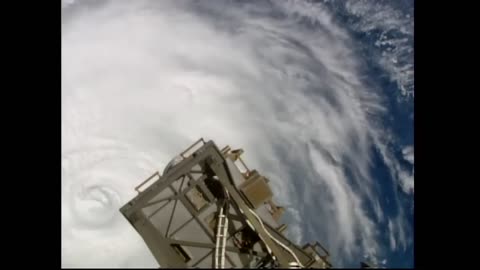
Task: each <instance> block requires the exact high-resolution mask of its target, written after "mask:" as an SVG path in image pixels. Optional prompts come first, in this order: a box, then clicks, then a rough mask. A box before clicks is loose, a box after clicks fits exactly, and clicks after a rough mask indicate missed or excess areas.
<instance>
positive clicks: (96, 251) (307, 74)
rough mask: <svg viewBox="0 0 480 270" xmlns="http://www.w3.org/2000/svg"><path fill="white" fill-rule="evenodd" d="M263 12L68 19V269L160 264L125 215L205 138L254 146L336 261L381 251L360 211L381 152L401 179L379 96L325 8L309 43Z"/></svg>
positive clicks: (302, 234)
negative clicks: (374, 151) (123, 209)
mask: <svg viewBox="0 0 480 270" xmlns="http://www.w3.org/2000/svg"><path fill="white" fill-rule="evenodd" d="M275 3H276V5H283V4H281V3H280V4H278V2H275ZM293 3H295V4H293ZM147 5H148V8H146V6H147ZM285 7H287V9H288V8H289V7H292V8H297V9H295V12H297V13H298V14H300V16H304V15H303V14H304V12H306V10H307V9H306V8H304V7H302V6H301V4H299V5H296V2H289V3H286V6H285ZM315 8H317V6H315ZM255 12H261V8H257V7H256V6H249V7H242V8H227V9H224V8H222V7H221V6H220V7H216V5H210V4H208V3H207V2H189V1H178V2H177V1H175V2H166V1H157V2H149V1H135V2H132V1H113V2H111V3H110V4H107V5H103V6H101V7H96V8H95V9H91V10H88V13H87V12H82V13H79V14H76V16H75V18H74V19H72V20H69V21H68V22H66V21H65V22H64V23H63V25H62V265H63V266H65V267H66V266H80V267H81V266H83V267H88V266H99V267H102V266H110V267H122V266H129V267H134V266H138V267H154V266H156V263H155V262H154V260H153V259H152V257H151V255H150V253H149V252H148V251H147V249H146V248H145V246H144V245H142V242H141V240H140V238H139V236H138V235H137V234H136V233H135V232H134V230H133V229H132V228H131V227H130V225H129V224H128V223H127V222H126V221H125V220H124V219H123V217H121V216H120V214H119V212H118V208H119V207H120V206H121V205H122V204H123V203H125V202H126V201H128V200H129V199H130V198H132V197H133V196H134V192H133V188H134V187H135V186H136V185H137V184H138V183H139V182H141V181H142V180H143V179H144V178H146V177H147V176H148V175H149V174H151V173H152V172H154V171H155V170H160V171H162V169H163V166H164V165H165V164H167V163H168V161H169V160H170V158H172V157H174V156H175V155H176V154H178V153H179V152H180V151H181V150H183V148H184V147H186V146H188V145H189V144H190V143H192V142H193V141H195V140H197V139H198V138H199V137H204V138H207V139H213V140H215V141H216V143H217V144H218V145H219V146H220V147H221V146H223V145H225V144H229V145H231V146H234V147H242V148H244V149H245V150H246V158H245V159H246V160H247V161H248V164H249V165H250V167H253V168H255V167H256V168H258V169H259V171H261V172H262V173H263V174H265V175H267V176H269V178H270V179H271V183H272V185H273V187H274V189H275V190H276V191H277V192H278V193H277V195H278V200H279V201H280V202H281V203H283V204H284V205H287V206H288V207H289V208H291V209H295V211H293V212H292V213H293V214H292V215H294V221H295V223H294V224H291V225H289V227H290V228H292V229H293V233H294V235H295V237H296V238H297V239H303V240H305V239H311V238H314V239H315V238H317V239H318V238H321V239H323V240H324V241H325V242H323V243H324V244H325V246H327V248H329V249H330V252H331V254H334V256H333V259H334V262H335V263H337V264H340V265H341V264H344V263H346V262H349V261H352V260H353V261H358V258H359V257H360V256H361V254H363V253H364V252H367V253H369V254H377V255H378V254H379V253H381V249H380V247H379V246H378V244H377V238H378V230H379V228H378V225H377V224H375V223H374V222H373V220H372V219H371V217H369V216H368V215H367V214H366V213H367V210H366V208H365V207H366V205H367V204H368V203H371V204H373V205H375V203H376V202H378V197H379V195H378V194H376V193H375V187H376V185H378V183H377V182H376V181H377V180H376V179H373V177H372V176H371V175H370V173H369V166H370V165H371V162H372V161H371V151H370V149H371V147H372V146H373V145H376V147H378V148H379V149H381V151H382V155H383V157H384V159H385V161H386V163H387V165H388V166H389V168H390V169H391V170H392V176H393V177H394V178H395V179H396V181H401V180H399V179H398V172H399V169H398V168H399V167H398V164H397V162H396V160H395V159H394V158H393V157H392V155H391V153H390V150H389V149H388V147H387V146H386V145H387V142H388V139H385V134H384V130H383V129H382V128H381V127H378V126H376V124H375V123H374V122H373V121H371V120H370V116H372V115H374V116H380V115H382V114H383V113H385V112H386V109H385V108H383V105H382V99H381V97H380V96H379V95H378V94H377V92H376V90H375V89H370V88H367V87H366V86H365V85H364V84H363V83H362V80H361V78H360V75H359V74H360V69H361V65H360V64H359V61H357V60H358V59H357V58H356V56H355V54H354V53H353V51H352V49H351V48H350V45H349V44H351V42H350V40H349V38H348V35H346V33H345V32H344V31H343V30H342V29H341V28H339V27H338V26H336V25H335V24H334V23H333V22H332V20H331V19H330V17H329V16H330V15H329V14H328V13H327V12H326V11H324V10H322V9H321V8H320V9H318V10H316V11H315V12H312V13H311V16H315V18H316V20H317V22H318V23H319V24H320V25H321V27H319V30H318V32H316V33H314V34H312V32H311V31H310V30H306V29H304V28H302V27H299V26H298V24H296V23H295V18H291V19H289V20H276V19H273V18H269V17H267V16H258V14H256V13H255ZM302 12H303V13H302ZM205 14H207V15H208V16H205ZM222 16H224V17H227V18H228V19H227V20H224V19H222ZM294 168H296V170H297V171H294ZM347 168H348V169H349V170H351V174H352V177H347V176H346V169H347ZM400 178H401V177H400ZM407 182H408V181H407ZM412 183H413V182H412ZM354 187H357V188H354ZM374 207H375V209H374V211H375V213H376V215H377V216H378V217H383V215H384V214H383V212H382V209H380V208H379V207H378V206H374ZM295 215H297V216H295ZM300 217H301V222H298V221H299V220H300ZM400 218H401V217H399V219H398V220H396V223H399V224H400V222H401V219H400ZM392 226H393V225H392ZM307 228H308V231H309V233H308V235H307V232H306V229H307ZM301 229H302V230H305V231H302V230H301ZM394 230H396V237H403V238H405V237H406V236H405V232H403V234H402V233H400V229H399V228H398V227H397V228H396V229H394ZM312 240H313V239H312ZM405 241H406V240H405ZM405 241H403V242H404V243H406V242H405ZM113 247H114V248H113Z"/></svg>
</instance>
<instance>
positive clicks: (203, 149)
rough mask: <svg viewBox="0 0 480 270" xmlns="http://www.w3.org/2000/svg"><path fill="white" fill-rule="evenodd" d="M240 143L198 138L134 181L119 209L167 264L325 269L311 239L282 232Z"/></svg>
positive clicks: (276, 209)
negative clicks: (302, 241)
mask: <svg viewBox="0 0 480 270" xmlns="http://www.w3.org/2000/svg"><path fill="white" fill-rule="evenodd" d="M242 153H243V150H242V149H238V150H231V149H230V147H229V146H227V147H225V148H223V149H221V150H220V149H219V148H218V147H217V146H216V145H215V143H214V142H212V141H208V142H205V141H204V140H203V139H200V140H199V141H197V142H196V143H195V144H193V145H192V146H190V147H189V148H187V149H186V150H185V151H184V152H182V153H181V154H180V155H179V156H177V158H175V159H173V160H172V162H170V163H169V164H168V165H167V167H166V168H165V170H164V172H163V173H162V174H160V173H159V172H155V173H154V174H153V175H152V176H150V177H149V178H148V179H146V180H145V181H144V182H143V183H141V184H140V185H139V186H138V187H136V191H137V192H138V195H137V196H136V197H135V198H133V199H132V200H131V201H129V202H128V203H127V204H125V205H124V206H123V207H122V208H121V209H120V211H121V213H122V214H123V215H124V216H125V218H126V219H127V220H128V221H129V222H130V224H131V225H132V226H133V227H134V228H135V230H136V231H137V232H138V233H139V234H140V236H141V237H142V238H143V240H144V242H145V243H146V245H147V246H148V248H149V249H150V251H151V253H152V254H153V256H154V257H155V259H156V260H157V262H158V263H159V265H160V266H161V267H167V268H330V267H331V264H330V262H329V260H328V258H329V253H328V252H327V251H326V250H325V249H324V248H323V247H322V246H321V245H320V244H319V243H318V242H315V243H308V244H306V245H304V246H302V247H300V246H298V245H296V244H294V243H293V242H291V241H290V240H289V239H288V238H287V237H286V236H285V235H284V232H285V229H286V228H287V225H286V224H280V223H279V221H280V218H281V216H282V214H283V212H284V210H285V209H284V208H283V207H280V206H277V205H276V204H275V203H274V201H273V192H272V190H271V189H270V186H269V184H268V183H269V180H268V179H267V178H266V177H264V176H262V175H260V174H259V173H258V172H257V171H256V170H250V169H248V167H247V166H246V164H245V163H244V162H243V160H242V158H241V155H242Z"/></svg>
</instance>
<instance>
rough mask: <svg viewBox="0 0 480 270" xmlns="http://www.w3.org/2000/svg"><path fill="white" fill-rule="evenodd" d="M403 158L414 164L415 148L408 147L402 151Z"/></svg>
mask: <svg viewBox="0 0 480 270" xmlns="http://www.w3.org/2000/svg"><path fill="white" fill-rule="evenodd" d="M402 154H403V158H404V159H405V160H406V161H408V162H410V163H411V164H413V163H414V155H413V146H406V147H404V148H403V150H402Z"/></svg>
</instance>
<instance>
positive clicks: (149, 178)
mask: <svg viewBox="0 0 480 270" xmlns="http://www.w3.org/2000/svg"><path fill="white" fill-rule="evenodd" d="M155 175H158V178H160V177H161V176H160V174H159V173H158V171H157V172H155V173H154V174H152V175H151V176H150V177H148V178H147V180H145V181H143V182H142V183H140V185H138V186H136V187H135V191H137V192H138V193H141V192H142V191H140V187H142V186H143V185H145V184H146V183H147V182H148V181H150V180H151V179H152V178H153V177H154V176H155Z"/></svg>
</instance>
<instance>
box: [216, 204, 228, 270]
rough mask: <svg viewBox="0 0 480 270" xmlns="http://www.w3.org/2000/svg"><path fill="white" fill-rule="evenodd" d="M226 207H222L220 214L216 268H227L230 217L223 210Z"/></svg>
mask: <svg viewBox="0 0 480 270" xmlns="http://www.w3.org/2000/svg"><path fill="white" fill-rule="evenodd" d="M224 208H226V207H225V206H223V207H221V208H220V212H219V214H218V226H217V236H216V242H215V263H214V267H215V269H219V268H220V269H224V268H225V247H226V246H227V245H226V243H227V230H228V218H227V216H226V215H225V214H224V212H223V210H224Z"/></svg>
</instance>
